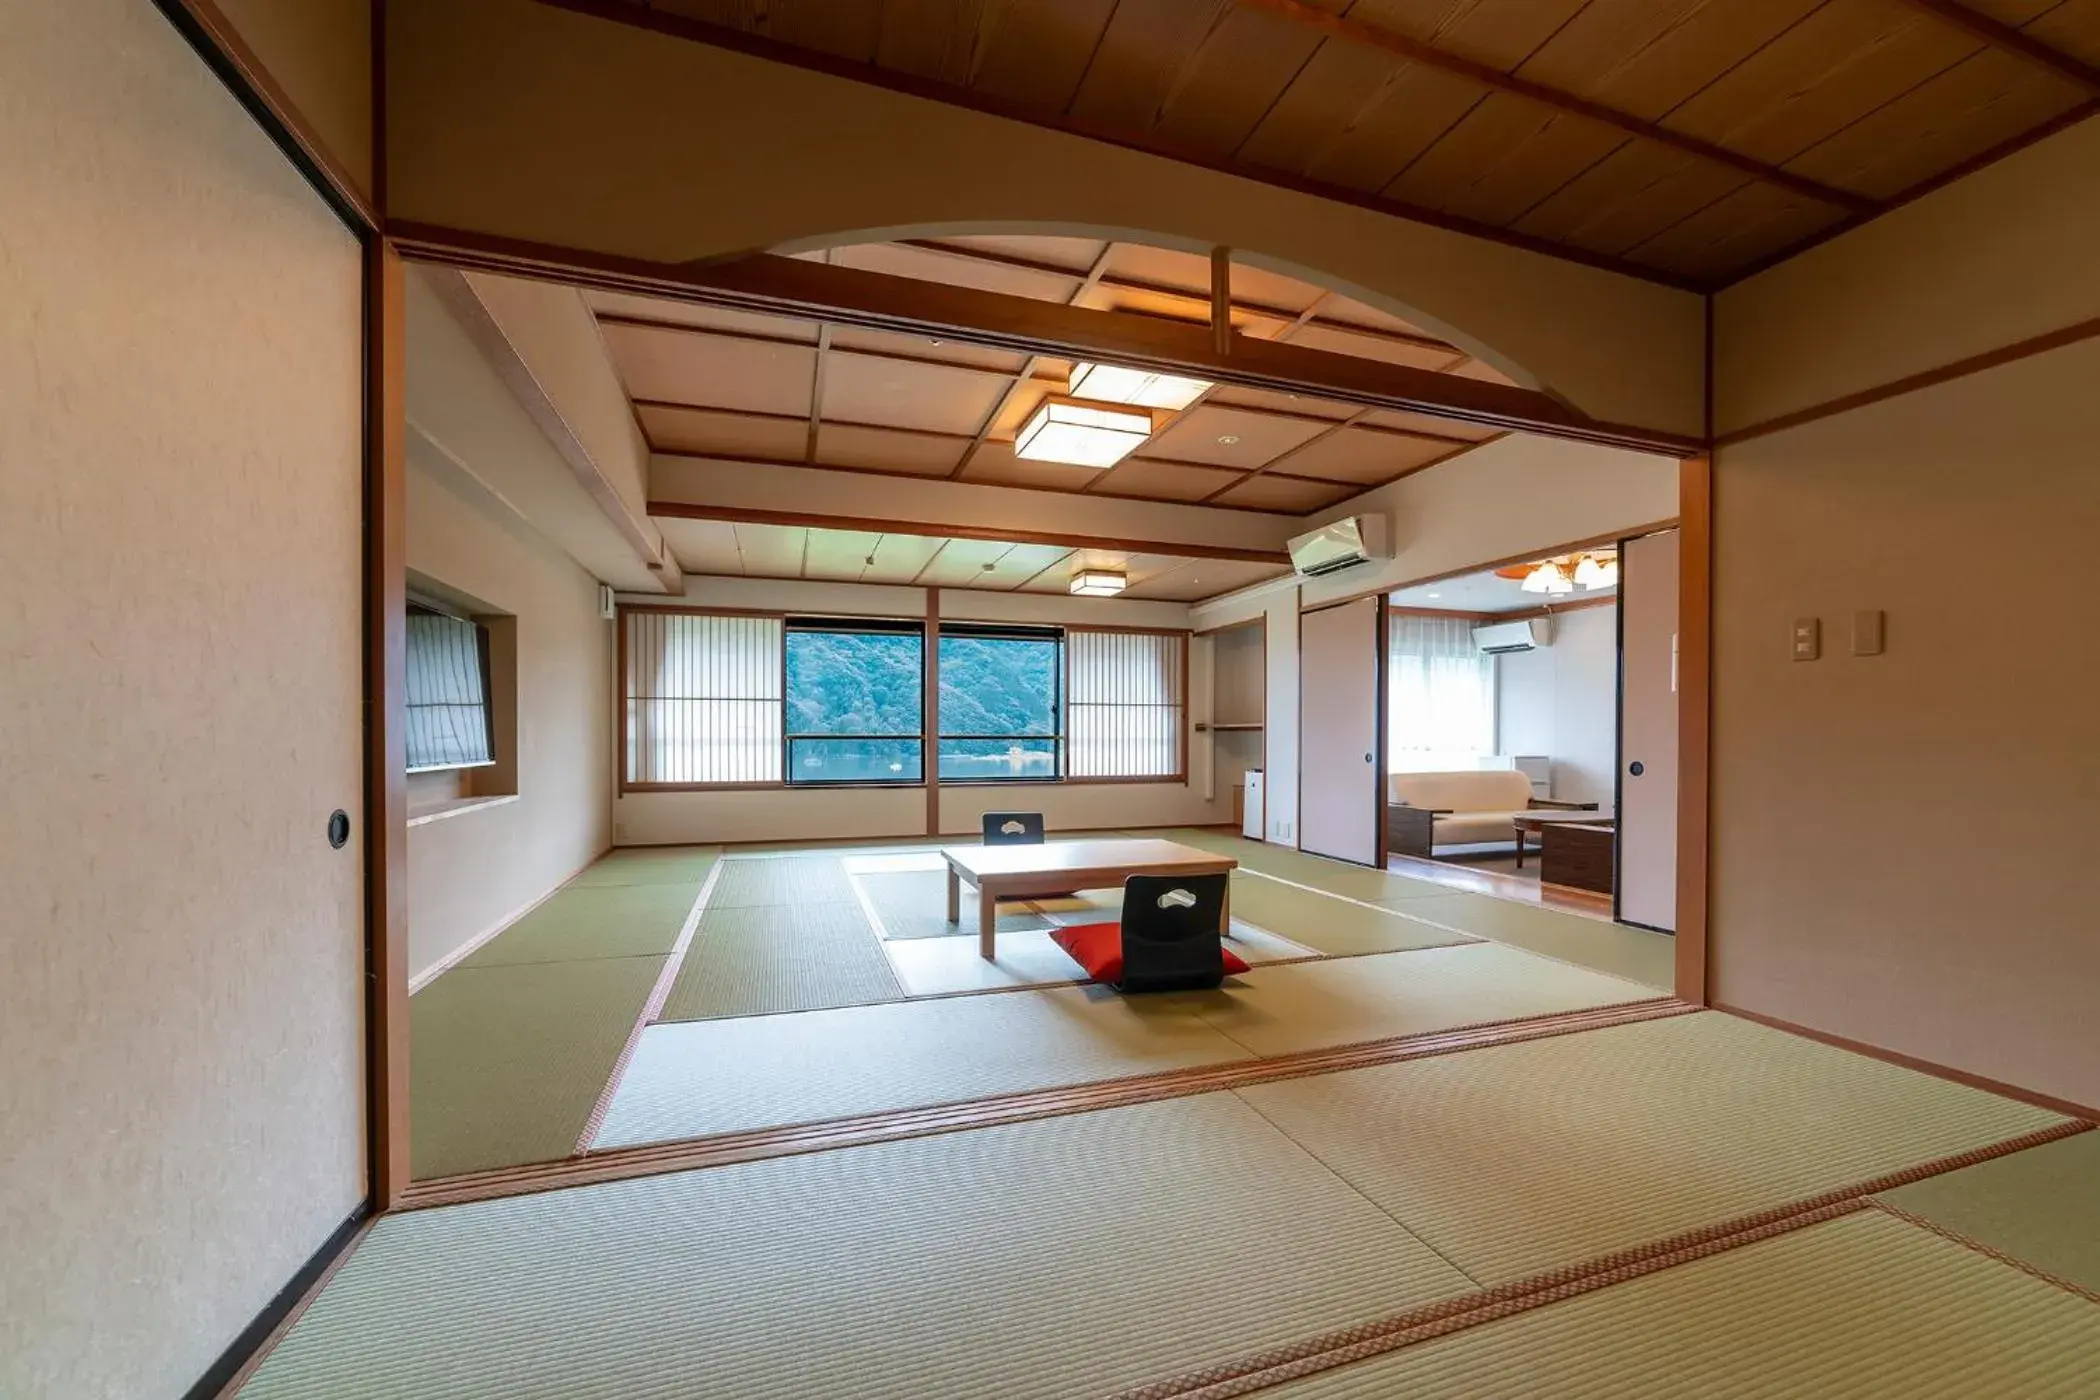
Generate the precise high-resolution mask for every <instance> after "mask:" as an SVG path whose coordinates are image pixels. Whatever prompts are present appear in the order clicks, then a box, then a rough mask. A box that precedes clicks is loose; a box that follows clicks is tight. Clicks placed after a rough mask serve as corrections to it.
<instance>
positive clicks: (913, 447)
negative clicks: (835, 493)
mask: <svg viewBox="0 0 2100 1400" xmlns="http://www.w3.org/2000/svg"><path fill="white" fill-rule="evenodd" d="M969 445H970V440H969V439H968V438H961V437H946V436H941V435H937V434H934V433H906V432H899V431H898V430H896V429H895V428H863V427H859V426H857V425H854V424H850V423H824V424H822V425H820V426H819V427H818V429H817V457H816V460H817V461H819V462H822V463H824V464H825V465H826V466H836V467H861V468H866V469H869V470H876V471H891V472H897V473H900V474H901V475H904V476H946V475H948V473H950V472H952V471H954V470H955V464H956V463H957V462H960V461H961V460H962V454H963V449H964V448H966V447H968V446H969Z"/></svg>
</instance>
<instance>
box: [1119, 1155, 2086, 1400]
mask: <svg viewBox="0 0 2100 1400" xmlns="http://www.w3.org/2000/svg"><path fill="white" fill-rule="evenodd" d="M2094 1126H2095V1125H2094V1124H2092V1123H2089V1122H2085V1121H2083V1120H2078V1119H2073V1120H2071V1121H2068V1122H2064V1123H2058V1124H2056V1125H2054V1126H2053V1127H2048V1128H2042V1129H2038V1130H2037V1131H2035V1132H2031V1133H2024V1134H2022V1135H2021V1136H2019V1137H2016V1138H2008V1139H2006V1140H2005V1141H2003V1142H1997V1143H1993V1144H1991V1145H1989V1146H1987V1147H1978V1148H1971V1149H1970V1150H1969V1151H1967V1152H1960V1153H1956V1154H1954V1155H1953V1156H1949V1157H1940V1158H1936V1159H1934V1160H1933V1161H1930V1162H1923V1163H1920V1164H1918V1165H1917V1166H1914V1167H1906V1168H1904V1169H1903V1170H1901V1171H1897V1172H1890V1173H1888V1174H1887V1175H1885V1176H1879V1177H1876V1178H1874V1179H1873V1180H1871V1181H1865V1182H1860V1183H1858V1184H1855V1185H1852V1186H1845V1187H1840V1188H1838V1189H1837V1190H1834V1191H1826V1192H1823V1193H1821V1194H1820V1195H1816V1196H1811V1197H1809V1198H1808V1199H1806V1200H1802V1201H1796V1202H1794V1203H1792V1204H1790V1205H1784V1206H1774V1207H1772V1208H1771V1209H1769V1210H1762V1211H1758V1212H1756V1213H1754V1214H1751V1215H1745V1216H1740V1217H1738V1218H1736V1219H1734V1220H1727V1221H1722V1222H1720V1223H1719V1224H1715V1225H1705V1226H1701V1227H1700V1228H1699V1229H1696V1230H1690V1231H1686V1232H1684V1233H1682V1234H1678V1235H1671V1236H1668V1237H1666V1238H1663V1239H1660V1240H1653V1241H1650V1242H1649V1243H1647V1244H1642V1245H1635V1246H1634V1247H1632V1248H1630V1249H1624V1250H1617V1251H1614V1252H1613V1253H1611V1254H1605V1255H1600V1256H1599V1257H1597V1258H1595V1259H1590V1260H1585V1261H1583V1262H1581V1263H1577V1264H1569V1265H1565V1266H1563V1267H1561V1268H1557V1269H1550V1270H1548V1271H1546V1272H1545V1273H1541V1274H1534V1275H1532V1276H1531V1277H1530V1278H1524V1279H1517V1280H1515V1281H1514V1282H1511V1283H1505V1284H1498V1285H1497V1286H1495V1287H1493V1288H1488V1289H1483V1290H1481V1291H1479V1292H1477V1293H1470V1294H1466V1295H1464V1296H1462V1297H1458V1298H1447V1299H1445V1300H1443V1301H1441V1302H1437V1303H1432V1304H1429V1305H1428V1306H1426V1307H1421V1308H1413V1309H1410V1310H1409V1311H1407V1312H1403V1313H1396V1314H1394V1315H1393V1316H1391V1317H1386V1318H1381V1319H1379V1320H1377V1321H1375V1322H1366V1323H1359V1324H1358V1325H1356V1326H1354V1327H1347V1328H1343V1329H1341V1330H1339V1331H1335V1332H1327V1333H1323V1334H1321V1335H1319V1336H1316V1337H1308V1338H1305V1339H1304V1340H1302V1341H1298V1342H1289V1343H1285V1344H1284V1345H1282V1346H1279V1347H1270V1348H1267V1349H1266V1350H1263V1351H1258V1352H1252V1353H1249V1354H1247V1355H1245V1356H1241V1357H1237V1358H1234V1359H1233V1360H1230V1361H1225V1362H1221V1363H1218V1364H1217V1365H1214V1366H1206V1367H1203V1368H1200V1369H1198V1370H1193V1371H1185V1372H1183V1373H1182V1374H1180V1375H1178V1376H1169V1377H1166V1378H1164V1379H1161V1380H1156V1381H1149V1382H1147V1383H1145V1384H1144V1385H1140V1386H1135V1387H1133V1388H1131V1389H1129V1390H1125V1391H1120V1392H1118V1393H1117V1394H1115V1395H1114V1396H1112V1397H1110V1400H1227V1398H1228V1397H1231V1396H1238V1395H1245V1394H1248V1393H1250V1392H1252V1391H1256V1390H1262V1389H1265V1388H1267V1387H1269V1386H1272V1385H1277V1384H1280V1383H1282V1382H1284V1381H1287V1380H1296V1379H1298V1378H1300V1377H1303V1376H1309V1375H1312V1374H1314V1373H1316V1372H1319V1371H1327V1370H1332V1369H1333V1368H1334V1367H1337V1366H1345V1365H1348V1364H1349V1363H1351V1362H1354V1361H1362V1360H1364V1359H1366V1358H1368V1357H1372V1356H1379V1355H1382V1354H1384V1353H1386V1352H1389V1351H1398V1350H1399V1349H1400V1348H1402V1347H1406V1346H1412V1345H1413V1344H1415V1343H1416V1342H1424V1341H1428V1340H1430V1339H1431V1338H1434V1337H1441V1336H1445V1335H1447V1334H1449V1333H1452V1332H1458V1331H1462V1330H1464V1329H1465V1328H1468V1327H1474V1326H1477V1325H1479V1324H1480V1323H1483V1322H1493V1321H1496V1320H1497V1319H1500V1318H1504V1317H1509V1316H1511V1315H1513V1314H1516V1313H1520V1312H1528V1311H1530V1310H1531V1309H1533V1308H1537V1307H1543V1306H1545V1305H1546V1304H1548V1303H1557V1302H1561V1301H1563V1300H1565V1299H1568V1298H1573V1297H1575V1296H1577V1295H1579V1294H1583V1293H1588V1292H1592V1291H1594V1290H1596V1289H1599V1288H1605V1287H1608V1286H1610V1285H1612V1284H1616V1283H1624V1282H1627V1281H1628V1280H1631V1279H1636V1278H1640V1277H1642V1276H1644V1275H1647V1274H1652V1273H1657V1272H1659V1271H1661V1270H1663V1269H1668V1268H1673V1267H1675V1266H1676V1265H1678V1264H1686V1263H1690V1262H1691V1261H1692V1260H1695V1259H1703V1258H1705V1257H1706V1256H1708V1255H1711V1254H1719V1253H1722V1252H1723V1251H1726V1250H1730V1249H1736V1248H1739V1247H1741V1246H1743V1245H1748V1244H1755V1243H1757V1242H1758V1241H1760V1240H1766V1239H1770V1238H1772V1237H1773V1236H1775V1235H1783V1234H1788V1233H1790V1232H1792V1231H1794V1230H1799V1229H1802V1228H1805V1227H1807V1226H1810V1225H1817V1224H1821V1223H1822V1222H1824V1221H1826V1220H1834V1219H1836V1218H1837V1217H1839V1216H1841V1215H1849V1214H1852V1213H1854V1212H1856V1211H1862V1210H1868V1209H1882V1210H1890V1208H1889V1207H1888V1206H1887V1205H1886V1204H1885V1203H1883V1202H1878V1201H1870V1200H1868V1199H1867V1198H1868V1197H1870V1196H1873V1195H1875V1194H1877V1193H1879V1192H1883V1191H1892V1190H1894V1189H1896V1188H1897V1187H1899V1186H1908V1185H1910V1184H1911V1183H1912V1182H1915V1181H1923V1180H1925V1179H1926V1178H1928V1177H1933V1176H1939V1175H1941V1174H1943V1173H1946V1172H1950V1171H1959V1170H1961V1169H1962V1168H1964V1167H1973V1166H1976V1165H1978V1164H1979V1163H1982V1162H1988V1161H1992V1160H1994V1159H1996V1158H1999V1157H2005V1156H2009V1155H2011V1154H2012V1153H2015V1152H2024V1151H2026V1150H2027V1149H2028V1148H2031V1147H2040V1146H2043V1145H2044V1144H2046V1143H2051V1142H2056V1141H2058V1140H2060V1139H2062V1138H2067V1137H2073V1136H2076V1135H2077V1134H2079V1133H2083V1132H2087V1131H2089V1130H2091V1129H2092V1128H2093V1127H2094ZM1891 1213H1892V1214H1894V1213H1901V1214H1905V1215H1906V1216H1907V1212H1896V1211H1891ZM1913 1223H1919V1224H1923V1223H1925V1222H1922V1221H1916V1222H1913ZM1928 1228H1929V1227H1928ZM1935 1233H1938V1234H1945V1235H1948V1238H1950V1239H1952V1240H1953V1241H1954V1242H1955V1243H1958V1244H1963V1245H1967V1246H1968V1247H1970V1248H1981V1246H1978V1245H1976V1244H1975V1243H1974V1242H1972V1241H1969V1240H1965V1239H1962V1238H1960V1237H1959V1236H1954V1235H1951V1234H1948V1232H1946V1231H1940V1230H1935ZM1983 1252H1985V1253H1989V1254H1992V1257H1994V1258H1999V1257H2000V1256H1998V1255H1997V1254H1996V1253H1995V1252H1994V1251H1990V1250H1988V1249H1985V1250H1984V1251H1983ZM2001 1262H2004V1263H2009V1264H2014V1265H2015V1266H2016V1267H2021V1268H2022V1269H2023V1271H2024V1272H2027V1273H2030V1274H2035V1275H2036V1276H2037V1277H2041V1278H2044V1279H2046V1280H2047V1281H2048V1282H2051V1283H2059V1284H2061V1281H2060V1280H2057V1279H2055V1278H2054V1277H2052V1276H2048V1275H2043V1274H2040V1273H2039V1272H2038V1271H2036V1270H2034V1269H2032V1268H2029V1267H2026V1266H2021V1265H2018V1264H2017V1261H2014V1260H2010V1259H2001ZM2064 1286H2068V1285H2064ZM2072 1291H2074V1292H2078V1293H2081V1294H2083V1292H2084V1291H2083V1290H2081V1289H2077V1288H2075V1287H2073V1289H2072ZM2084 1296H2090V1295H2084Z"/></svg>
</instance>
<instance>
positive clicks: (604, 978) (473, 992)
mask: <svg viewBox="0 0 2100 1400" xmlns="http://www.w3.org/2000/svg"><path fill="white" fill-rule="evenodd" d="M663 964H664V960H663V959H662V958H660V957H654V958H604V959H599V960H597V961H593V962H567V963H534V964H526V965H522V966H515V967H461V968H454V969H453V970H452V971H450V972H448V973H446V974H445V975H444V976H442V977H440V978H438V979H437V981H435V982H433V983H431V984H430V985H429V986H428V987H426V988H424V989H423V990H422V991H420V992H418V993H416V994H415V995H414V996H413V997H411V998H409V1002H408V1009H409V1036H410V1044H411V1045H413V1047H414V1054H413V1055H412V1056H411V1057H410V1061H409V1064H410V1073H411V1075H412V1083H411V1086H410V1097H409V1105H410V1112H411V1115H412V1120H411V1123H410V1127H409V1151H410V1156H411V1161H410V1167H411V1170H412V1173H413V1175H414V1176H415V1177H416V1178H417V1179H419V1180H422V1179H427V1178H429V1177H433V1176H451V1175H454V1174H455V1173H458V1172H466V1171H479V1170H481V1169H483V1168H485V1167H507V1166H513V1165H516V1164H517V1163H520V1162H543V1161H551V1160H553V1159H555V1158H558V1157H566V1156H568V1155H569V1154H570V1153H572V1152H574V1151H575V1150H576V1139H577V1136H578V1135H579V1134H580V1133H582V1131H583V1127H584V1123H585V1122H586V1121H587V1120H588V1119H589V1118H590V1116H591V1109H592V1107H593V1106H594V1105H595V1104H596V1103H597V1102H598V1096H599V1094H600V1093H602V1092H603V1091H604V1089H605V1085H606V1082H607V1081H608V1080H610V1079H611V1078H612V1071H613V1063H614V1062H615V1061H616V1060H618V1059H619V1057H620V1050H621V1047H623V1046H624V1045H626V1043H627V1037H628V1035H629V1033H630V1032H632V1031H633V1029H634V1023H635V1020H636V1019H637V1018H638V1017H639V1016H640V1015H641V1013H642V1004H643V1003H644V1002H646V1001H647V1000H648V999H649V989H650V988H651V987H653V986H654V985H655V984H656V974H657V973H658V972H659V971H660V970H661V969H662V968H663Z"/></svg>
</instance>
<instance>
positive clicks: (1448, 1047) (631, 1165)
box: [401, 997, 1700, 1210]
mask: <svg viewBox="0 0 2100 1400" xmlns="http://www.w3.org/2000/svg"><path fill="white" fill-rule="evenodd" d="M1698 1010H1700V1008H1699V1007H1696V1006H1692V1005H1690V1004H1688V1003H1686V1002H1681V1001H1677V1000H1675V999H1674V998H1670V997H1652V998H1645V999H1643V1000H1639V1001H1632V1002H1621V1003H1617V1004H1614V1005H1611V1006H1600V1007H1588V1008H1585V1009H1583V1010H1580V1011H1568V1012H1559V1013H1555V1014H1553V1015H1549V1016H1532V1017H1520V1018H1515V1019H1507V1020H1500V1021H1484V1022H1477V1023H1475V1024H1472V1025H1467V1026H1454V1027H1449V1028H1447V1029H1444V1030H1439V1031H1429V1032H1425V1033H1423V1034H1420V1035H1412V1036H1397V1037H1389V1038H1386V1039H1383V1040H1369V1041H1362V1042H1359V1043H1357V1044H1353V1045H1342V1046H1329V1047H1325V1048H1322V1049H1319V1050H1307V1051H1301V1052H1298V1053H1296V1054H1291V1055H1278V1056H1274V1057H1272V1058H1269V1059H1257V1060H1237V1061H1231V1062H1228V1063H1225V1064H1219V1065H1203V1066H1196V1067H1193V1068H1189V1069H1179V1070H1170V1071H1167V1072H1165V1073H1160V1074H1148V1075H1134V1076H1130V1077H1128V1078H1122V1079H1109V1080H1100V1081H1096V1082H1093V1083H1089V1084H1078V1085H1068V1086H1065V1087H1062V1088H1056V1089H1036V1090H1030V1091H1028V1092H1025V1093H1019V1094H1004V1095H998V1096H994V1097H990V1098H983V1099H971V1100H965V1101H962V1102H958V1103H950V1104H939V1105H933V1106H928V1107H923V1108H905V1109H893V1110H890V1111H887V1112H883V1113H872V1114H865V1115H861V1116H858V1117H851V1118H834V1119H828V1120H825V1121H822V1122H817V1123H801V1124H793V1125H790V1126H786V1127H779V1128H761V1129H755V1130H751V1131H746V1132H736V1133H722V1134H718V1135H716V1136H712V1137H702V1138H688V1139H685V1140H682V1141H678V1142H668V1143H651V1144H647V1145H644V1146H638V1147H621V1148H614V1149H611V1150H609V1151H604V1152H593V1153H589V1154H586V1155H582V1156H577V1157H570V1158H566V1159H564V1160H561V1161H556V1162H540V1163H535V1164H532V1165H530V1166H524V1167H505V1168H498V1169H496V1170H493V1171H488V1172H474V1173H467V1174H463V1175H460V1176H454V1177H441V1178H436V1179H433V1180H430V1181H419V1182H416V1183H414V1184H413V1185H411V1186H410V1187H409V1189H408V1191H407V1193H406V1195H405V1196H404V1198H403V1200H402V1203H401V1209H403V1210H424V1209H429V1208H432V1207H437V1206H450V1205H462V1204H465V1203H467V1202H470V1201H482V1200H494V1199H497V1198H500V1197H505V1196H521V1195H528V1194H532V1193H536V1192H541V1191H559V1190H565V1189H567V1188H570V1187H576V1186H593V1185H598V1184H601V1183H604V1182H610V1181H624V1180H628V1179H631V1178H634V1177H641V1176H658V1175H662V1174H664V1173H666V1172H677V1171H692V1170H698V1169H701V1168H705V1167H718V1166H728V1165H731V1164H733V1163H738V1162H753V1161H762V1160H765V1159H767V1158H772V1157H790V1156H797V1155H800V1154H802V1153H805V1152H822V1151H829V1150H831V1149H833V1148H840V1147H861V1146H867V1145H870V1144H873V1143H881V1142H895V1141H898V1140H901V1139H905V1138H916V1137H931V1136H934V1135H936V1134H940V1133H950V1132H959V1131H963V1130H965V1129H969V1128H985V1127H993V1126H997V1125H999V1124H1004V1123H1020V1122H1028V1121H1031V1120H1034V1119H1039V1118H1056V1117H1062V1116H1064V1115H1066V1114H1072V1113H1086V1112H1091V1111H1094V1110H1097V1109H1104V1108H1121V1107H1124V1106H1126V1105H1130V1104H1140V1103H1151V1102H1154V1101H1156V1100H1159V1099H1170V1098H1185V1097H1188V1096H1189V1095H1193V1094H1208V1093H1214V1092H1217V1091H1219V1090H1224V1089H1235V1088H1239V1087H1241V1086H1243V1085H1250V1084H1268V1083H1274V1082H1276V1081H1279V1080H1286V1079H1301V1078H1305V1077H1307V1076H1310V1075H1318V1074H1332V1073H1336V1072H1339V1071H1342V1070H1350V1069H1362V1068H1365V1067H1367V1066H1371V1065H1382V1064H1394V1063H1398V1062H1400V1061H1403V1060H1415V1059H1426V1058H1428V1057H1430V1056H1434V1055H1447V1054H1453V1053H1456V1052H1458V1051H1462V1050H1475V1049H1486V1048H1489V1047H1492V1046H1498V1045H1514V1044H1518V1043H1521V1042H1523V1041H1528V1040H1543V1039H1546V1038H1548V1037H1551V1036H1559V1035H1570V1034H1574V1033H1576V1032H1578V1031H1587V1030H1599V1029H1603V1028H1605V1027H1609V1026H1619V1025H1627V1024H1631V1023H1633V1022H1637V1021H1652V1020H1660V1019H1663V1018H1665V1017H1671V1016H1684V1015H1689V1014H1691V1013H1693V1012H1696V1011H1698Z"/></svg>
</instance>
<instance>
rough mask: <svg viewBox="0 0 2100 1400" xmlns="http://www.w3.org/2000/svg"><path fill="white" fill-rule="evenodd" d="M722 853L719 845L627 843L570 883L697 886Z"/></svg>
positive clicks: (607, 854)
mask: <svg viewBox="0 0 2100 1400" xmlns="http://www.w3.org/2000/svg"><path fill="white" fill-rule="evenodd" d="M721 854H722V848H721V847H719V846H628V847H624V848H622V849H619V850H614V851H608V852H606V853H605V854H604V855H603V856H601V857H599V859H598V861H597V863H596V864H594V865H592V866H591V867H590V868H589V869H587V870H585V871H583V872H582V873H581V874H579V875H578V876H577V877H576V878H575V879H573V880H571V881H569V885H570V887H571V888H574V887H576V886H579V885H697V884H699V883H700V882H701V881H703V880H705V879H706V878H707V872H708V871H709V869H711V868H712V867H713V866H714V863H715V861H716V860H718V859H719V858H720V857H721Z"/></svg>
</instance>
